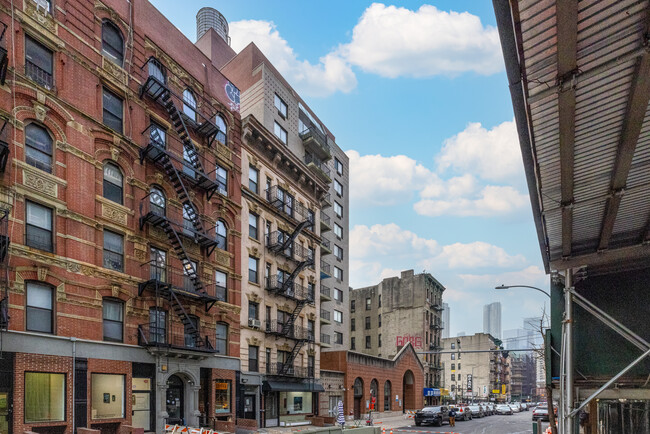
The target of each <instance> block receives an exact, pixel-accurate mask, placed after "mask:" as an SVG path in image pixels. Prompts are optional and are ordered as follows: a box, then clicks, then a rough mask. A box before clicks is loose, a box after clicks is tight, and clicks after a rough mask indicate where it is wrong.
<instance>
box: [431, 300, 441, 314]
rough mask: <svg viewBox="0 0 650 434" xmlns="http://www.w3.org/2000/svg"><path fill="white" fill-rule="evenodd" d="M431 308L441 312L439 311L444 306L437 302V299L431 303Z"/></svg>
mask: <svg viewBox="0 0 650 434" xmlns="http://www.w3.org/2000/svg"><path fill="white" fill-rule="evenodd" d="M431 308H432V309H433V310H436V311H438V312H441V311H443V310H444V308H443V307H442V304H440V302H437V301H436V302H433V303H431Z"/></svg>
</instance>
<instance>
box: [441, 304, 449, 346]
mask: <svg viewBox="0 0 650 434" xmlns="http://www.w3.org/2000/svg"><path fill="white" fill-rule="evenodd" d="M448 337H449V303H442V338H443V339H447V338H448Z"/></svg>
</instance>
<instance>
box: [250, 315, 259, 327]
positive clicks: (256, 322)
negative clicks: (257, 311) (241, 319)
mask: <svg viewBox="0 0 650 434" xmlns="http://www.w3.org/2000/svg"><path fill="white" fill-rule="evenodd" d="M248 327H252V328H254V329H258V328H260V320H259V319H255V318H248Z"/></svg>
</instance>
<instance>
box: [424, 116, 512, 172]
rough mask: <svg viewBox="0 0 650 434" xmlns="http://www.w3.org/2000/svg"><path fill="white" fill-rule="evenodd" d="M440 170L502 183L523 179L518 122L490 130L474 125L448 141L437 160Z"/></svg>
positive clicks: (500, 125) (476, 123) (475, 123)
mask: <svg viewBox="0 0 650 434" xmlns="http://www.w3.org/2000/svg"><path fill="white" fill-rule="evenodd" d="M436 161H437V163H438V170H439V171H441V172H442V171H445V170H446V169H449V168H451V169H453V170H455V171H456V172H468V171H471V172H472V173H474V174H475V175H477V176H479V177H480V178H482V179H485V180H489V181H502V180H508V179H513V178H514V177H516V176H521V174H522V173H523V167H524V166H523V163H522V161H521V149H520V147H519V138H518V136H517V128H516V126H515V122H514V120H513V121H508V122H503V123H502V124H499V125H497V126H495V127H494V128H492V129H490V130H487V129H485V128H484V127H483V126H482V125H481V124H480V123H478V122H473V123H470V124H469V125H467V127H466V128H465V129H464V130H463V131H461V132H460V133H458V134H456V135H455V136H453V137H451V138H449V139H447V140H445V144H444V147H443V148H442V150H441V152H440V154H439V155H438V156H437V157H436Z"/></svg>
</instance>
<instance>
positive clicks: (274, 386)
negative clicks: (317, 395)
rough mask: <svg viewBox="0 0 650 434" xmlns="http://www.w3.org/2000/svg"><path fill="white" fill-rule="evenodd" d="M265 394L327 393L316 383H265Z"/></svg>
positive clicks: (263, 387) (263, 386)
mask: <svg viewBox="0 0 650 434" xmlns="http://www.w3.org/2000/svg"><path fill="white" fill-rule="evenodd" d="M262 391H263V392H325V389H323V386H322V385H321V384H320V383H317V382H315V381H300V382H297V381H263V382H262Z"/></svg>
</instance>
